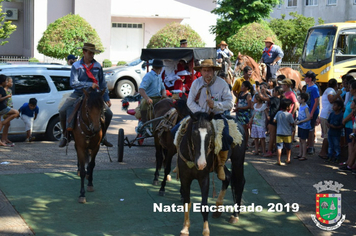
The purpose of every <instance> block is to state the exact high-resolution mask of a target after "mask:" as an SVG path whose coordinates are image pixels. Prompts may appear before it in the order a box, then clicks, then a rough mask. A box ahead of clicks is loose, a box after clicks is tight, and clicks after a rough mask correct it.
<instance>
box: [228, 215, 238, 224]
mask: <svg viewBox="0 0 356 236" xmlns="http://www.w3.org/2000/svg"><path fill="white" fill-rule="evenodd" d="M238 221H239V217H238V216H236V217H235V216H230V220H229V223H230V224H236V223H237V222H238Z"/></svg>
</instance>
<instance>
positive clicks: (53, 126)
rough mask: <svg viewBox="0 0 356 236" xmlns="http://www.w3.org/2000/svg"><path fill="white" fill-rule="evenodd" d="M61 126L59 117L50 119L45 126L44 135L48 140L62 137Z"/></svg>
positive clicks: (57, 139)
mask: <svg viewBox="0 0 356 236" xmlns="http://www.w3.org/2000/svg"><path fill="white" fill-rule="evenodd" d="M62 135H63V133H62V126H61V122H60V121H59V117H58V116H57V117H55V118H54V119H52V120H51V121H50V122H49V123H48V126H47V130H46V136H47V139H48V140H51V141H59V140H60V139H61V138H62Z"/></svg>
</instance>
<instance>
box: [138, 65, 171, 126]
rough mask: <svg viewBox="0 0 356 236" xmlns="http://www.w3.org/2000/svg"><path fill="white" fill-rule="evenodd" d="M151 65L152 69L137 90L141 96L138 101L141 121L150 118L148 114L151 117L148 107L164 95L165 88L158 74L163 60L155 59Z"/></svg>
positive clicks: (143, 121)
mask: <svg viewBox="0 0 356 236" xmlns="http://www.w3.org/2000/svg"><path fill="white" fill-rule="evenodd" d="M151 65H152V70H151V71H150V72H148V73H147V74H146V75H145V76H144V77H143V79H142V82H141V84H140V87H139V89H138V92H139V93H140V94H141V96H142V100H141V103H140V112H141V121H142V123H145V122H146V121H148V120H150V116H152V117H153V114H149V113H148V111H147V109H148V107H149V106H151V105H152V106H153V105H154V104H156V103H157V102H159V101H160V100H161V99H162V98H165V97H166V88H165V87H164V85H163V82H162V78H161V76H160V74H161V71H162V67H164V65H163V61H162V60H156V59H155V60H153V63H152V64H151Z"/></svg>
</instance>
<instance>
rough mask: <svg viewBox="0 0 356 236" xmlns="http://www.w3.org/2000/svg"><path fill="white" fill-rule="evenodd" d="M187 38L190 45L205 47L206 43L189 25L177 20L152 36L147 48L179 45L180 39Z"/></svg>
mask: <svg viewBox="0 0 356 236" xmlns="http://www.w3.org/2000/svg"><path fill="white" fill-rule="evenodd" d="M181 39H187V40H188V47H204V46H205V43H204V42H203V40H202V39H201V37H200V36H199V34H198V33H197V32H195V31H194V30H193V29H192V28H191V27H190V26H189V25H181V24H179V23H177V22H173V23H171V24H167V25H166V26H165V27H164V28H162V29H160V30H159V31H158V32H157V33H156V34H154V35H153V36H152V38H151V39H150V42H149V43H148V44H147V48H167V47H179V46H180V42H179V41H180V40H181Z"/></svg>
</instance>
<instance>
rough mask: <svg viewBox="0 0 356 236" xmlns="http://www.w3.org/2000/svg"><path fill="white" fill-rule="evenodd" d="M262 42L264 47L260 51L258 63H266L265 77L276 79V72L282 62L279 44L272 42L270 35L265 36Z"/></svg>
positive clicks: (282, 54)
mask: <svg viewBox="0 0 356 236" xmlns="http://www.w3.org/2000/svg"><path fill="white" fill-rule="evenodd" d="M263 42H265V46H266V47H265V49H264V50H263V52H262V57H261V60H260V63H265V64H266V65H267V75H266V79H269V78H273V79H276V78H277V75H276V73H277V71H278V69H279V65H280V64H281V62H282V58H283V56H284V53H283V51H282V49H281V48H280V47H279V46H277V45H275V44H274V42H273V40H272V38H271V37H267V38H266V39H265V40H264V41H263Z"/></svg>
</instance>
